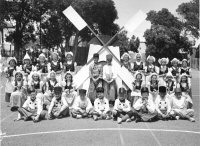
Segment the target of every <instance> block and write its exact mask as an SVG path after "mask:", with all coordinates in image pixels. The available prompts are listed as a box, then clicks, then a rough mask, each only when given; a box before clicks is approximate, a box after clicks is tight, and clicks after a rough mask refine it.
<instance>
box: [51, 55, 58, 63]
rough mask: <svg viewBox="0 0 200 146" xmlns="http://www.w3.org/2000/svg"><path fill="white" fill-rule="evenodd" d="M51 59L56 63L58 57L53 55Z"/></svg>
mask: <svg viewBox="0 0 200 146" xmlns="http://www.w3.org/2000/svg"><path fill="white" fill-rule="evenodd" d="M52 59H53V61H55V62H56V61H58V56H57V55H55V54H54V55H53V58H52Z"/></svg>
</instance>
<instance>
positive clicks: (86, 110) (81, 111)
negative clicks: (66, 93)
mask: <svg viewBox="0 0 200 146" xmlns="http://www.w3.org/2000/svg"><path fill="white" fill-rule="evenodd" d="M92 110H93V107H92V103H91V101H90V99H89V98H88V97H87V96H86V90H85V89H79V96H77V97H76V99H75V101H74V105H73V107H72V111H71V114H72V117H73V118H77V119H80V118H86V117H91V115H92Z"/></svg>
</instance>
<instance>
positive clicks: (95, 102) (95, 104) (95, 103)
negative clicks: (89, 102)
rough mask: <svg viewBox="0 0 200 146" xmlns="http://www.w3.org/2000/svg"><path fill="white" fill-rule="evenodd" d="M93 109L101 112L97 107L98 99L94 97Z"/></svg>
mask: <svg viewBox="0 0 200 146" xmlns="http://www.w3.org/2000/svg"><path fill="white" fill-rule="evenodd" d="M94 109H95V111H96V112H98V113H101V111H100V109H98V99H95V101H94Z"/></svg>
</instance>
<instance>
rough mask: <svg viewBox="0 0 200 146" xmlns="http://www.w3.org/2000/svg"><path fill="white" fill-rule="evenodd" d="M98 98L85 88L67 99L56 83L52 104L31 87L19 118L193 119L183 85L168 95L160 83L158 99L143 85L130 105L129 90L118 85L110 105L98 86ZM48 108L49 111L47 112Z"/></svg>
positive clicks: (120, 121) (20, 108)
mask: <svg viewBox="0 0 200 146" xmlns="http://www.w3.org/2000/svg"><path fill="white" fill-rule="evenodd" d="M96 92H97V98H96V99H95V101H94V106H93V105H92V103H91V101H90V99H89V98H88V97H87V96H86V90H85V89H79V94H78V95H77V94H76V95H75V98H70V100H69V99H66V96H64V94H65V93H62V87H60V86H57V87H55V88H54V91H53V98H52V100H51V102H50V104H49V105H48V106H47V105H45V101H44V100H43V99H42V98H37V97H36V95H37V94H36V90H34V89H33V90H31V89H28V98H27V100H26V101H25V102H24V104H23V106H22V107H16V109H17V110H18V119H17V120H20V119H24V120H25V121H26V120H29V119H32V120H33V121H34V122H38V121H39V120H42V119H44V118H45V117H47V118H48V119H49V120H51V119H54V118H63V117H67V116H70V115H71V116H72V117H73V118H77V119H79V118H86V117H93V119H94V120H95V121H97V120H99V119H107V120H109V119H113V120H117V122H118V123H119V124H121V123H122V122H131V121H132V120H135V121H136V122H140V121H155V120H159V119H160V120H169V119H177V120H178V119H179V118H182V119H188V120H190V121H191V122H194V121H195V119H194V110H193V109H192V101H191V99H190V98H187V97H186V96H183V95H182V91H181V88H176V89H175V94H173V95H170V96H169V95H168V94H167V90H166V87H165V86H160V87H159V94H158V96H157V97H156V100H155V102H154V101H153V100H152V97H151V95H150V94H149V89H148V88H147V87H142V89H141V96H139V97H138V99H137V100H136V102H135V103H134V104H133V106H131V103H130V101H128V100H127V99H126V96H127V92H126V90H125V88H119V91H118V98H117V99H116V100H115V103H114V107H113V108H111V107H110V106H109V101H108V99H107V98H106V97H105V96H104V88H103V87H98V88H97V89H96ZM45 110H46V112H45Z"/></svg>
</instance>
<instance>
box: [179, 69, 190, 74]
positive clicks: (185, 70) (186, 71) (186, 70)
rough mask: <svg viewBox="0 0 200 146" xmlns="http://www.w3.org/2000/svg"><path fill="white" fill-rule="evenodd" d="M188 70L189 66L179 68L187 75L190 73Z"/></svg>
mask: <svg viewBox="0 0 200 146" xmlns="http://www.w3.org/2000/svg"><path fill="white" fill-rule="evenodd" d="M189 70H190V68H186V69H183V68H181V74H183V73H186V74H187V75H190V72H189Z"/></svg>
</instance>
